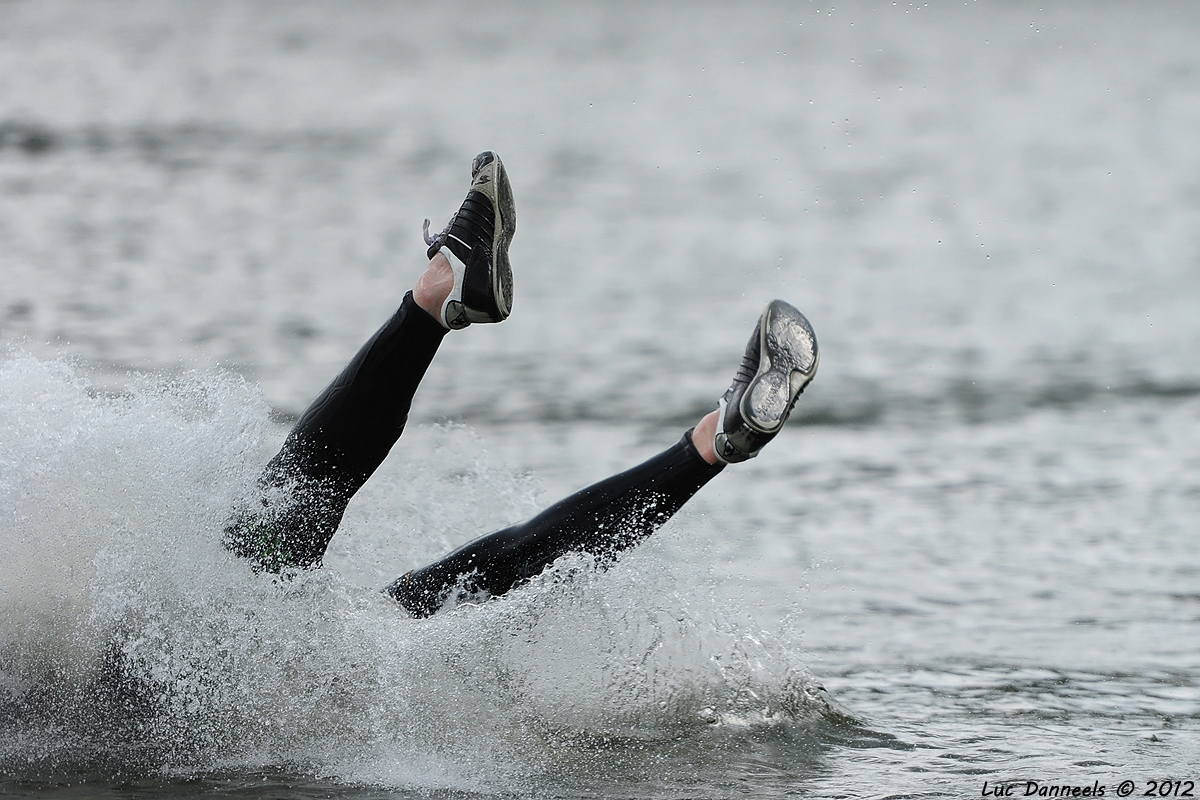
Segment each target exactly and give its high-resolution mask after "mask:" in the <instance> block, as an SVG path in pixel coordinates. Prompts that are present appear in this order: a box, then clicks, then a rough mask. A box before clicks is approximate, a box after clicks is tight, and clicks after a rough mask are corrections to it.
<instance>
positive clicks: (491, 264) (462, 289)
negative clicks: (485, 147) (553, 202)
mask: <svg viewBox="0 0 1200 800" xmlns="http://www.w3.org/2000/svg"><path fill="white" fill-rule="evenodd" d="M516 231H517V207H516V204H515V203H514V202H513V194H512V186H510V185H509V183H508V173H507V172H505V171H504V164H502V163H501V162H500V157H499V156H498V155H496V154H495V153H493V152H491V151H485V152H483V153H480V154H479V155H477V156H475V160H474V161H472V162H471V189H470V191H469V192H467V199H465V200H463V204H462V206H461V207H460V208H459V209H458V213H457V214H455V215H454V219H452V220H450V224H449V225H447V226H446V229H445V230H444V231H442V232H441V233H439V234H437V235H436V236H430V235H429V220H425V227H424V234H425V244H427V245H429V257H430V258H433V256H434V254H436V253H437V252H438V251H440V250H445V251H448V252H446V257H447V258H448V259H449V261H450V266H451V267H452V268H453V269H454V288H453V289H452V290H451V292H450V296H449V297H448V298H446V302H445V303H443V304H442V324H444V325H445V326H446V327H447V328H454V329H457V328H465V327H467V326H468V325H470V324H471V323H472V322H501V321H502V320H504V319H507V318H508V315H509V312H510V311H511V310H512V296H513V287H512V268H511V267H510V266H509V264H508V244H509V242H511V241H512V237H513V234H514V233H516Z"/></svg>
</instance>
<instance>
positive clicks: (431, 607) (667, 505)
mask: <svg viewBox="0 0 1200 800" xmlns="http://www.w3.org/2000/svg"><path fill="white" fill-rule="evenodd" d="M722 469H724V465H723V464H715V465H714V464H709V463H707V462H706V461H705V460H704V459H703V458H701V457H700V454H699V453H698V452H697V451H696V448H695V446H694V445H693V444H692V440H691V432H690V431H689V432H688V433H686V434H684V437H683V439H682V440H680V441H679V442H678V443H677V444H675V445H673V446H672V447H669V448H668V449H666V450H665V451H663V452H662V453H659V454H658V455H656V456H654V457H653V458H651V459H649V460H648V461H645V462H643V463H642V464H639V465H638V466H636V467H634V468H633V469H630V470H627V471H625V472H622V473H620V474H618V475H614V476H613V477H611V478H608V479H606V480H603V481H600V482H599V483H596V484H593V485H592V486H589V487H588V488H586V489H584V490H582V491H580V492H577V493H575V494H573V495H571V496H570V497H568V498H566V499H565V500H562V501H560V502H558V503H556V504H555V505H553V506H551V507H550V508H548V509H546V510H545V511H543V512H542V513H540V514H538V515H537V516H536V517H534V518H533V519H531V520H529V521H527V522H523V523H521V524H519V525H514V526H512V527H510V528H505V529H503V530H499V531H496V532H495V533H490V534H488V535H487V536H483V537H481V538H479V539H476V540H475V541H473V542H470V543H468V544H466V545H464V546H462V547H460V548H459V549H458V550H455V551H454V552H453V553H451V554H450V555H448V556H446V557H445V558H443V559H441V560H440V561H438V562H436V563H434V564H430V565H429V566H427V567H422V568H421V569H417V570H413V571H412V572H410V573H408V574H407V575H404V576H403V577H401V578H399V579H398V580H397V581H396V582H395V583H393V584H392V585H391V586H389V587H387V588H386V589H385V590H384V591H385V592H386V593H387V594H389V595H390V596H391V597H393V598H395V599H396V600H397V601H398V602H399V603H400V604H401V605H402V606H404V608H405V609H407V610H408V612H409V613H410V614H412V615H413V616H415V617H427V616H430V615H431V614H433V613H435V612H436V611H437V610H438V609H440V608H441V607H442V606H443V605H444V604H445V602H446V601H447V600H448V599H450V595H451V593H452V592H455V591H456V590H461V591H462V592H464V593H465V594H468V595H469V594H475V593H479V592H486V593H487V594H489V595H492V596H496V595H501V594H504V593H505V592H507V591H508V590H509V589H511V588H513V587H514V586H516V585H517V584H519V583H522V582H524V581H527V580H529V579H530V578H532V577H533V576H535V575H538V574H540V573H541V572H542V571H543V570H544V569H545V568H546V567H547V566H549V565H550V564H552V563H554V561H555V559H557V558H558V557H559V556H562V555H565V554H566V553H570V552H586V553H589V554H591V555H592V556H594V557H595V558H596V559H597V561H598V562H600V563H608V562H611V561H612V560H614V559H615V558H616V557H617V555H618V554H619V553H620V552H621V551H623V550H627V549H628V548H630V547H633V546H634V545H636V544H637V543H638V542H641V541H642V540H643V539H645V538H646V537H648V536H649V535H650V534H652V533H654V531H656V530H658V528H660V527H662V525H663V524H664V523H666V521H667V520H668V519H670V518H671V516H672V515H674V514H675V512H676V511H678V510H679V509H680V508H681V507H682V506H683V504H684V503H686V502H687V501H688V500H689V499H690V498H691V497H692V496H693V495H694V494H695V493H696V492H697V491H699V489H700V487H702V486H704V484H706V483H708V481H709V480H711V479H712V478H713V477H714V476H715V475H716V474H717V473H719V472H720V471H721V470H722Z"/></svg>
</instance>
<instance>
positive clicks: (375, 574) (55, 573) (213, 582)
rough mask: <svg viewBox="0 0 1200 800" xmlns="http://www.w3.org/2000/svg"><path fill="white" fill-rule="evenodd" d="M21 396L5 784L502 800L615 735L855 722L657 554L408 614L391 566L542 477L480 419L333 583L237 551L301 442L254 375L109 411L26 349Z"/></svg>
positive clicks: (0, 654)
mask: <svg viewBox="0 0 1200 800" xmlns="http://www.w3.org/2000/svg"><path fill="white" fill-rule="evenodd" d="M0 385H3V386H4V387H5V389H4V392H3V395H0V452H2V453H4V456H3V460H2V461H0V499H2V506H0V507H2V508H3V517H2V528H0V540H2V542H3V546H4V552H5V553H6V558H5V560H4V561H3V562H2V563H0V581H2V582H0V586H2V587H3V591H2V593H0V724H2V727H0V765H2V767H3V769H4V771H5V772H8V773H9V774H34V775H44V774H57V773H59V772H61V771H62V770H68V771H69V770H72V769H75V770H79V769H82V770H96V769H99V770H103V771H105V772H116V773H120V774H129V773H135V774H137V773H145V772H147V771H149V772H156V771H161V770H168V771H171V772H176V771H185V772H187V771H193V770H208V769H216V768H231V769H244V768H260V767H265V766H274V765H283V766H288V767H290V768H294V767H297V766H299V767H300V768H303V769H306V770H311V771H314V772H316V773H318V774H325V775H340V776H343V777H347V778H352V779H356V780H369V781H373V782H381V783H385V784H390V785H403V786H418V787H459V788H467V787H475V788H478V787H479V786H480V785H487V786H492V787H495V788H503V787H505V786H516V785H518V783H517V781H518V779H524V778H523V776H526V777H527V776H528V775H530V774H536V773H541V772H545V771H551V770H553V771H561V770H562V768H563V763H564V761H563V760H564V759H566V761H567V762H572V761H575V760H577V759H578V757H579V754H580V753H594V752H596V751H597V748H599V749H601V750H602V749H604V748H605V747H608V746H609V744H607V743H610V742H611V741H613V740H620V741H640V742H643V743H645V742H651V743H653V742H666V741H672V740H678V739H679V738H680V737H684V738H685V739H687V738H688V737H693V738H694V737H703V736H705V735H708V733H709V732H711V730H713V729H715V728H720V727H722V723H725V724H726V727H730V726H732V727H737V726H739V725H745V724H749V725H751V726H752V727H753V726H758V727H761V726H764V725H766V726H770V725H775V724H779V723H781V722H783V723H785V724H798V723H803V722H804V721H805V720H811V719H817V718H820V717H822V716H823V715H832V714H834V713H835V712H834V711H832V710H831V707H830V706H829V705H828V703H827V701H826V699H825V697H824V695H823V693H822V692H821V691H820V690H819V687H816V686H815V685H814V684H813V683H812V682H811V680H809V679H808V678H807V677H806V672H805V671H804V669H803V666H802V665H801V664H800V663H799V661H798V660H797V654H796V649H795V648H794V646H791V645H789V644H788V642H787V641H786V637H785V640H780V639H776V638H774V637H771V636H768V635H767V634H763V633H751V632H750V626H749V623H748V622H744V621H742V620H741V617H742V616H744V615H743V614H742V613H741V612H739V611H738V610H737V609H731V608H727V607H719V606H718V605H717V603H716V601H715V599H714V597H713V593H712V592H708V591H706V588H707V587H709V584H708V578H707V577H706V576H705V575H703V574H699V575H698V574H695V573H694V570H692V569H691V568H689V567H687V566H686V565H679V564H672V563H670V561H669V559H666V558H664V556H663V554H662V553H661V552H655V551H654V550H653V549H652V548H643V549H641V550H638V551H635V552H634V553H632V554H630V556H629V557H627V558H626V559H625V560H624V561H623V562H622V563H621V564H619V565H618V566H617V567H616V568H614V569H611V570H609V571H607V572H604V573H598V572H596V571H594V570H593V569H592V568H591V567H590V566H589V564H588V562H586V561H585V560H583V559H573V558H571V557H567V558H564V559H562V560H561V561H560V562H559V563H558V564H557V565H556V567H555V568H554V569H553V570H551V571H548V572H547V573H546V574H544V575H543V576H541V577H540V578H539V579H537V580H535V581H533V582H532V583H531V585H530V586H528V587H525V588H523V589H520V590H517V591H515V592H513V593H512V594H511V595H510V596H508V597H506V598H504V599H502V600H498V601H492V602H488V603H485V604H483V605H480V606H464V607H460V608H458V609H456V610H454V611H451V612H447V613H443V614H441V615H438V616H437V617H435V618H434V619H432V620H426V621H415V620H411V619H409V618H408V617H406V616H405V615H404V614H403V613H402V612H401V611H400V609H398V608H397V607H396V606H395V605H394V603H392V602H391V601H390V600H388V599H387V598H386V597H384V596H382V595H380V594H379V592H378V586H379V585H381V583H380V581H379V580H378V579H379V578H380V577H381V576H384V575H386V576H388V577H389V578H390V577H393V576H394V575H395V574H398V572H396V571H395V570H399V569H402V568H407V567H406V566H405V565H406V564H408V566H411V563H410V562H413V561H414V560H419V559H422V558H425V557H428V556H429V555H430V554H434V553H436V552H438V551H440V550H441V549H442V548H444V547H445V546H446V545H448V544H451V543H455V544H457V543H458V542H457V541H454V542H452V541H451V540H452V539H454V538H455V537H457V538H459V539H461V538H462V532H461V530H462V529H463V528H465V527H467V526H470V525H472V524H479V523H483V524H500V523H502V522H505V521H511V519H512V518H513V517H514V516H516V515H522V514H525V513H528V512H529V510H530V508H531V506H532V505H533V496H532V488H531V487H532V484H531V482H530V480H529V479H528V478H522V477H519V476H512V475H506V474H504V473H503V472H499V471H496V470H493V469H490V468H488V467H487V466H486V463H485V462H483V461H481V460H480V459H479V456H478V451H479V442H478V440H477V438H476V437H474V435H473V434H471V433H470V431H467V430H465V429H463V428H454V427H451V428H433V429H419V430H417V431H413V432H412V433H413V434H415V435H414V436H413V437H412V438H413V442H412V443H411V444H412V445H413V446H412V447H409V448H407V449H406V451H405V452H406V454H409V453H410V451H411V457H409V458H406V460H405V461H403V462H401V463H398V464H392V462H389V466H388V467H385V469H384V470H382V473H383V474H382V475H381V476H380V479H379V481H378V484H379V485H378V486H377V487H375V488H374V489H372V490H371V491H368V492H366V493H365V495H364V497H363V498H361V499H360V501H356V505H355V506H354V507H353V508H352V511H351V513H350V514H349V515H348V518H347V524H346V528H347V530H345V531H343V532H342V533H340V534H339V536H338V538H337V539H336V540H335V546H334V547H333V548H332V550H331V557H330V564H329V565H328V567H327V568H326V569H323V570H318V571H313V572H308V573H303V574H301V575H299V576H297V577H296V578H294V579H292V580H283V581H280V580H278V579H276V578H273V577H272V576H269V575H255V574H254V573H253V572H252V571H251V570H250V569H249V568H248V566H247V565H246V564H245V563H244V562H241V561H239V560H238V559H236V558H234V557H233V556H232V555H230V554H229V553H228V552H226V551H225V550H224V549H223V548H222V547H221V545H220V543H219V540H220V537H219V531H220V530H221V527H222V525H223V523H224V521H225V518H226V515H227V513H228V509H229V508H231V507H232V506H233V505H234V504H235V503H236V502H237V501H238V500H240V499H243V494H244V493H245V492H247V491H248V490H249V488H250V487H251V486H252V485H253V481H254V478H255V477H256V475H257V472H258V470H259V469H260V468H261V465H262V463H263V462H264V461H265V460H266V458H268V457H269V455H270V453H271V449H272V447H273V445H274V444H275V443H276V442H275V440H277V438H278V436H277V432H276V431H273V430H272V429H271V426H270V423H269V421H268V413H267V408H266V406H265V404H264V403H263V401H262V399H261V397H260V395H259V394H258V393H257V392H256V391H255V390H254V389H252V388H250V387H248V386H246V385H245V384H244V382H243V381H241V380H240V379H238V378H233V377H230V376H225V375H212V374H191V375H185V376H183V377H179V378H172V379H157V378H154V377H143V378H139V379H137V380H135V381H133V382H132V383H131V385H130V386H129V387H128V389H127V390H126V391H124V392H122V393H121V394H119V395H116V396H104V395H100V394H97V393H96V392H94V391H90V390H89V388H88V384H87V382H86V380H85V379H84V378H83V377H82V376H81V375H80V374H79V373H78V372H77V371H76V370H75V369H73V368H72V367H71V366H70V365H68V364H65V363H62V362H57V361H51V362H47V361H41V360H38V359H36V358H34V357H32V356H29V355H24V354H20V353H16V354H10V355H9V356H7V357H6V358H5V359H4V361H3V362H2V363H0ZM464 497H469V498H471V501H472V503H471V504H466V503H463V502H462V499H463V498H464ZM476 502H478V503H480V504H481V505H482V506H483V507H484V508H483V510H482V511H479V510H470V509H469V508H468V506H469V505H473V504H474V503H476ZM423 524H424V525H427V526H428V529H427V530H417V527H418V526H421V525H423ZM485 529H486V528H485ZM381 564H382V566H381ZM389 570H391V571H389ZM598 742H600V743H604V744H598ZM618 760H619V759H618ZM577 766H578V765H577ZM606 768H611V764H610V765H608V766H607V767H606ZM582 769H584V771H585V772H586V770H587V769H589V768H588V767H583V768H582Z"/></svg>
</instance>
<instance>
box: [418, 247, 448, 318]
mask: <svg viewBox="0 0 1200 800" xmlns="http://www.w3.org/2000/svg"><path fill="white" fill-rule="evenodd" d="M453 288H454V270H452V269H451V268H450V262H449V261H448V260H446V257H445V256H444V255H442V254H441V253H435V254H434V256H433V258H432V259H430V261H429V266H428V267H427V268H426V269H425V271H424V272H423V273H421V277H419V278H417V282H416V284H415V285H414V286H413V290H412V293H413V300H415V301H416V303H417V305H419V306H420V307H421V308H423V309H425V310H426V311H428V312H429V315H430V316H431V317H433V318H434V319H436V320H438V321H439V322H440V321H441V319H442V304H443V303H445V302H446V298H447V297H449V296H450V291H451V290H452V289H453Z"/></svg>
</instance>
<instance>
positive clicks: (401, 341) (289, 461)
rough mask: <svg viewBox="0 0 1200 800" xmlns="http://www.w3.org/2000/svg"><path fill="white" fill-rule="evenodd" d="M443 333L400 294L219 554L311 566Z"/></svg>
mask: <svg viewBox="0 0 1200 800" xmlns="http://www.w3.org/2000/svg"><path fill="white" fill-rule="evenodd" d="M446 333H447V330H446V328H444V327H442V325H441V324H440V323H439V322H438V321H437V320H435V319H434V318H433V317H432V316H430V315H429V314H428V313H427V312H426V311H425V310H424V309H422V308H421V307H420V306H418V305H417V304H416V301H414V300H413V296H412V293H411V292H409V293H408V294H407V295H405V297H404V300H403V302H402V303H401V304H400V308H399V309H398V310H397V311H396V313H395V314H394V315H393V316H392V318H391V319H390V320H388V321H387V323H385V324H384V326H383V327H382V328H380V329H379V330H378V331H377V332H376V333H375V335H374V336H372V337H371V338H370V340H368V341H367V343H366V344H364V345H363V347H362V349H360V350H359V351H358V354H357V355H355V356H354V358H353V359H352V360H351V361H350V363H349V364H348V365H347V366H346V368H345V369H343V370H342V372H341V374H339V375H338V376H337V377H336V378H335V379H334V380H333V382H332V383H330V384H329V386H328V387H326V389H325V391H323V392H322V393H321V394H320V396H319V397H317V399H316V400H314V401H313V402H312V404H311V405H310V406H309V407H308V409H307V410H306V411H305V412H304V414H303V415H302V416H301V417H300V421H299V422H297V423H296V426H295V427H294V428H293V429H292V431H291V433H290V434H288V437H287V440H286V441H285V442H284V443H283V447H282V448H281V449H280V451H279V453H278V454H277V455H276V456H275V457H274V458H272V459H271V461H270V462H269V463H268V464H267V466H266V469H264V470H263V474H262V477H260V478H259V488H260V490H261V492H262V501H261V507H260V508H255V509H246V510H243V511H241V512H239V513H238V514H236V515H235V517H234V519H233V521H232V522H231V523H230V525H229V526H228V527H227V528H226V530H225V543H226V546H227V547H229V549H230V550H232V551H233V552H235V553H237V554H238V555H240V556H244V557H246V558H249V559H251V560H252V561H254V563H255V566H256V568H259V569H264V570H267V571H270V572H279V571H281V570H285V569H293V568H308V567H315V566H319V565H320V563H321V559H322V557H323V556H324V554H325V548H326V546H327V545H328V544H329V540H330V539H331V538H332V537H333V534H334V532H335V531H336V530H337V527H338V524H339V523H340V522H341V520H342V515H343V514H344V513H345V511H346V506H347V504H348V503H349V502H350V498H352V497H353V496H354V493H355V492H357V491H358V490H359V489H360V488H361V487H362V485H363V484H364V483H366V481H367V479H368V478H369V477H371V474H372V473H373V472H374V471H375V470H376V469H377V468H378V467H379V465H380V464H382V463H383V460H384V458H386V457H387V454H388V452H389V451H390V450H391V448H392V445H394V444H395V443H396V440H397V439H399V438H400V434H401V433H402V432H403V431H404V424H405V422H406V421H407V420H408V411H409V409H410V408H411V406H412V399H413V395H414V394H415V393H416V390H417V386H418V385H419V384H420V383H421V379H422V378H423V377H424V375H425V371H426V370H427V369H428V368H429V364H430V362H431V361H432V360H433V356H434V354H435V353H437V349H438V346H439V345H440V344H441V341H442V338H443V337H444V336H445V335H446Z"/></svg>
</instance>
